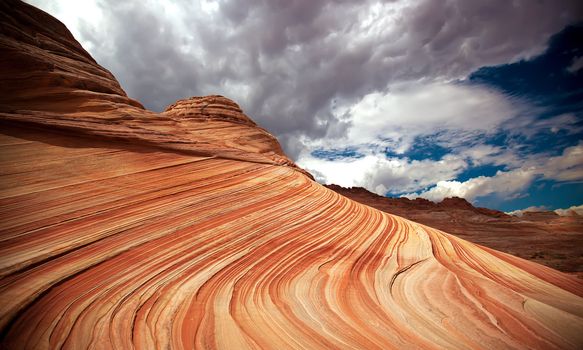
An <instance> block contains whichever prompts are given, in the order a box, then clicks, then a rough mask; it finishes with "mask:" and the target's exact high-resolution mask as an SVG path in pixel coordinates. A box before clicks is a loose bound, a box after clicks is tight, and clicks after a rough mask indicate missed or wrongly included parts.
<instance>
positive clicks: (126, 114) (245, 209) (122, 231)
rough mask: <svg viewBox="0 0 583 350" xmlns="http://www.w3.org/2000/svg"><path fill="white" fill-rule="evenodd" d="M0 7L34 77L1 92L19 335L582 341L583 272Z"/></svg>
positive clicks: (12, 337) (3, 237)
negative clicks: (345, 187) (476, 229)
mask: <svg viewBox="0 0 583 350" xmlns="http://www.w3.org/2000/svg"><path fill="white" fill-rule="evenodd" d="M0 6H2V8H1V9H2V12H1V13H2V26H1V27H0V28H1V29H2V30H1V32H0V45H1V46H0V62H1V63H2V67H1V68H2V69H1V70H0V72H2V76H1V77H0V78H1V79H2V80H1V81H0V86H2V87H3V88H5V87H6V84H5V82H6V79H13V80H14V78H13V77H22V76H26V75H27V74H29V73H30V74H32V75H34V76H35V77H37V78H35V79H37V80H36V83H34V84H32V83H31V84H29V85H27V87H26V88H25V87H19V88H17V89H14V90H10V89H8V88H5V89H7V90H6V91H5V93H6V94H7V95H3V96H2V103H1V107H0V108H1V110H2V113H1V114H0V121H1V123H2V124H1V125H2V129H1V131H2V133H1V134H2V136H0V172H1V173H0V176H1V177H2V181H1V182H0V218H1V220H0V330H1V337H2V338H1V341H2V345H3V346H4V347H6V348H15V349H26V348H61V347H65V348H75V349H84V348H88V347H92V346H93V347H98V348H128V349H129V348H139V349H154V348H175V349H181V348H184V349H191V348H224V349H244V348H298V349H299V348H303V349H318V348H322V349H330V348H362V349H377V348H381V349H391V348H394V349H412V348H425V349H431V348H436V349H437V348H448V349H454V348H545V349H546V348H573V349H577V348H580V347H581V346H582V344H583V338H582V335H581V332H580V330H581V329H582V327H583V297H582V296H583V284H582V282H581V281H580V280H577V279H576V278H574V277H572V276H569V275H566V274H564V273H561V272H558V271H556V270H553V269H550V268H547V267H544V266H541V265H538V264H535V263H532V262H529V261H525V260H522V259H519V258H516V257H513V256H511V255H507V254H504V253H500V252H497V251H495V250H491V249H488V248H483V247H479V246H477V245H474V244H472V243H469V242H467V241H464V240H461V239H459V238H456V237H454V236H451V235H449V234H447V233H444V232H442V231H439V230H437V229H433V228H429V227H427V226H423V225H421V224H417V223H414V222H412V221H408V220H405V219H403V218H400V217H398V216H393V215H390V214H387V213H383V212H381V211H378V210H374V209H372V208H370V207H368V206H365V205H362V204H359V203H357V202H354V201H351V200H349V199H347V198H345V197H343V196H340V195H338V194H337V193H335V192H334V191H331V190H328V189H326V188H325V187H323V186H321V185H319V184H317V183H315V182H314V181H312V180H311V179H310V177H308V176H307V175H306V173H305V172H303V171H302V170H301V169H299V168H297V167H296V166H295V165H294V164H293V163H292V162H291V161H290V160H289V159H287V157H285V155H283V154H282V153H281V149H280V148H279V145H278V144H277V141H276V140H275V139H274V138H273V137H272V136H271V135H270V134H269V133H267V132H266V131H265V130H263V129H261V128H259V127H257V126H256V125H255V124H254V123H253V122H252V121H251V120H250V119H249V118H248V117H246V116H245V115H244V114H243V113H242V112H241V111H240V109H239V108H238V107H237V106H236V104H234V103H233V102H232V101H229V100H227V99H225V98H223V97H218V96H210V97H204V98H193V99H188V100H183V101H179V102H177V103H176V104H175V105H173V106H172V107H170V108H169V109H168V110H167V111H166V112H164V113H160V114H156V113H153V112H150V111H146V110H144V109H142V108H141V107H140V106H139V104H137V103H135V102H134V101H132V100H131V99H129V98H127V97H126V96H125V93H123V91H121V89H120V88H119V85H118V84H117V82H115V79H113V77H111V75H110V74H109V73H108V72H107V71H106V70H105V69H103V68H101V67H99V66H97V65H96V64H95V62H93V60H92V59H90V57H88V55H87V54H86V53H84V51H82V49H81V48H80V46H79V44H78V43H76V42H75V41H74V39H73V38H72V37H71V35H70V34H69V33H68V32H67V30H66V29H65V28H64V26H63V25H62V24H60V23H59V22H58V21H57V20H55V19H53V18H51V17H50V16H48V15H46V14H44V13H42V12H41V11H39V10H36V9H34V8H32V7H30V6H28V5H25V4H23V3H20V2H14V1H8V2H3V3H1V4H0ZM25 34H27V35H28V36H26V35H25ZM29 37H31V38H37V39H34V40H33V39H30V40H28V39H27V40H28V41H26V40H24V39H23V38H25V39H26V38H29ZM47 40H48V41H49V44H47V43H46V41H47ZM47 45H48V46H47ZM54 45H57V46H58V47H59V49H58V50H56V49H52V48H53V47H54ZM69 51H70V52H69ZM14 55H18V57H21V58H22V59H23V63H22V65H21V66H19V65H17V64H15V63H14V62H15V61H17V60H15V59H13V57H14ZM26 57H29V58H30V59H31V60H32V61H25V60H24V58H26ZM61 57H65V58H67V57H70V60H67V59H65V58H61ZM27 59H28V58H27ZM57 60H61V61H62V62H65V63H67V64H62V65H61V66H60V67H59V68H58V70H57V73H53V72H54V71H52V70H51V67H52V66H51V64H53V63H54V61H57ZM59 64H61V63H59ZM43 67H44V68H43ZM7 69H9V70H10V71H9V72H8V73H7ZM83 69H87V70H88V72H83ZM53 74H57V75H59V74H64V75H67V76H68V78H67V79H69V80H67V79H65V80H64V83H63V85H59V84H57V82H58V81H61V80H58V79H57V80H56V81H53V80H51V79H52V77H53ZM89 74H93V75H94V77H93V78H90V79H89V78H88V79H89V80H92V79H95V84H96V85H91V84H85V85H83V84H76V83H74V81H75V79H76V75H79V76H80V77H81V78H83V77H89ZM81 78H80V79H81ZM22 84H24V85H26V84H25V83H22ZM43 84H45V85H43ZM24 85H23V86H24ZM95 86H100V87H101V86H105V87H107V86H110V87H111V89H109V90H106V89H103V90H102V89H101V88H95ZM28 89H30V94H29V93H28ZM96 90H99V91H96ZM45 105H46V106H47V107H46V109H45V108H44V107H43V106H45Z"/></svg>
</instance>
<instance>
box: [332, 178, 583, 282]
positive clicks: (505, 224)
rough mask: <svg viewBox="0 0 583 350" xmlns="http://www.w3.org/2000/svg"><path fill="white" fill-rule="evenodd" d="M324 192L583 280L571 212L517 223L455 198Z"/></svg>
mask: <svg viewBox="0 0 583 350" xmlns="http://www.w3.org/2000/svg"><path fill="white" fill-rule="evenodd" d="M326 187H328V188H329V189H331V190H334V191H335V192H337V193H340V194H341V195H343V196H346V197H348V198H350V199H352V200H355V201H357V202H359V203H362V204H366V205H369V206H371V207H373V208H376V209H379V210H382V211H384V212H387V213H391V214H394V215H399V216H402V217H404V218H407V219H409V220H413V221H415V222H419V223H422V224H425V225H428V226H431V227H434V228H438V229H440V230H443V231H446V232H448V233H452V234H455V235H456V236H458V237H460V238H463V239H466V240H468V241H470V242H474V243H478V244H481V245H485V246H487V247H489V248H493V249H496V250H500V251H503V252H506V253H510V254H512V255H516V256H518V257H521V258H523V259H528V260H532V261H535V262H537V263H540V264H544V265H547V266H549V267H552V268H555V269H558V270H561V271H564V272H569V273H573V274H576V275H578V276H580V277H583V252H582V250H581V247H583V217H581V216H579V215H577V214H576V213H574V212H573V215H570V216H559V215H557V214H556V213H555V212H551V211H547V212H536V213H535V212H527V213H525V214H524V215H523V216H522V217H516V216H511V215H507V214H505V213H503V212H501V211H498V210H492V209H487V208H476V207H474V206H473V205H471V204H470V203H468V202H467V201H466V200H464V199H462V198H457V197H455V198H446V199H444V200H443V201H442V202H440V203H434V202H431V201H428V200H426V199H422V198H418V199H414V200H409V199H407V198H388V197H383V196H379V195H377V194H374V193H372V192H369V191H367V190H366V189H364V188H361V187H353V188H344V187H341V186H338V185H327V186H326Z"/></svg>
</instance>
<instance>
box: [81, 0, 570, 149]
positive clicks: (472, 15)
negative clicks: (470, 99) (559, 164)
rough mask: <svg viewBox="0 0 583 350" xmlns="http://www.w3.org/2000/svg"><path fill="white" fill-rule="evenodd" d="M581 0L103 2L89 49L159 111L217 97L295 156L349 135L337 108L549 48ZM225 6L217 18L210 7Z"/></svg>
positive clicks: (86, 32)
mask: <svg viewBox="0 0 583 350" xmlns="http://www.w3.org/2000/svg"><path fill="white" fill-rule="evenodd" d="M578 3H580V2H579V1H576V0H575V1H567V0H565V1H552V0H550V1H531V0H523V1H507V0H495V1H493V0H487V1H486V0H485V1H466V0H450V1H445V0H444V1H436V0H425V1H423V0H421V1H385V2H376V1H313V0H302V1H300V0H298V1H289V0H288V1H286V0H280V1H258V0H257V1H245V2H244V5H242V2H240V1H235V0H224V1H219V2H215V3H209V4H207V5H208V6H206V7H205V6H202V5H201V4H198V3H194V4H192V3H190V2H186V1H184V2H178V3H175V5H174V6H172V7H171V8H169V7H168V6H162V5H161V4H158V3H156V2H150V3H144V2H141V1H135V2H120V1H114V0H110V1H102V2H100V7H101V9H102V10H103V23H101V24H100V25H98V26H96V25H91V24H86V25H84V26H82V27H81V28H80V31H81V34H82V38H80V39H81V41H82V42H90V43H91V44H92V48H91V49H90V51H91V53H92V54H93V55H94V56H95V57H96V59H97V60H98V62H100V63H101V64H102V65H104V66H105V67H107V68H109V69H110V70H111V71H112V72H113V73H114V74H115V75H116V76H117V78H118V79H119V80H120V82H121V83H122V86H123V87H124V88H125V89H126V91H127V92H128V94H129V95H130V96H132V97H134V98H136V99H138V100H140V101H141V102H142V103H144V104H145V105H146V106H147V107H148V108H150V109H153V110H158V111H159V110H162V109H163V108H164V107H165V106H166V105H168V104H170V103H172V102H174V101H175V100H176V99H179V98H183V97H187V96H191V95H204V94H211V93H219V94H224V95H226V96H228V97H231V98H233V99H235V100H236V101H237V102H238V103H239V104H241V105H242V107H243V108H244V110H245V111H246V112H247V113H248V114H249V115H250V116H251V117H252V118H253V119H255V120H256V121H257V122H258V123H259V124H261V125H262V126H264V127H265V128H267V129H268V130H270V131H271V132H273V133H274V134H276V135H277V136H278V137H279V138H280V140H281V141H282V143H283V145H284V147H285V148H286V150H287V152H288V153H289V154H290V155H291V156H292V157H293V156H295V155H297V154H298V152H299V151H301V145H300V144H299V143H298V140H299V138H300V137H301V136H305V137H309V138H319V137H324V136H329V137H330V136H338V135H341V134H342V133H344V132H345V130H346V128H347V127H348V126H349V125H350V120H341V119H340V118H339V117H338V116H337V115H335V113H334V111H333V106H334V105H335V104H347V103H351V102H355V101H357V100H359V99H360V98H362V96H364V95H365V94H368V93H371V92H374V91H381V90H386V89H388V88H390V85H391V84H393V83H396V82H399V81H406V80H416V79H425V80H428V81H431V80H435V79H445V80H447V79H458V78H463V77H465V76H467V75H468V74H469V73H470V72H472V71H473V70H475V69H477V68H479V67H481V66H484V65H493V64H500V63H507V62H509V61H512V60H516V59H519V58H524V57H528V56H530V55H533V54H535V53H539V52H540V51H542V50H543V49H544V45H545V43H546V40H547V39H548V37H549V36H550V35H551V34H553V33H555V32H557V31H559V30H560V29H561V28H562V27H564V26H565V25H566V24H567V23H570V22H573V21H574V20H575V19H576V18H580V16H581V6H580V5H578ZM208 7H210V8H214V10H212V11H206V10H205V9H206V8H208Z"/></svg>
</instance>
